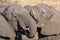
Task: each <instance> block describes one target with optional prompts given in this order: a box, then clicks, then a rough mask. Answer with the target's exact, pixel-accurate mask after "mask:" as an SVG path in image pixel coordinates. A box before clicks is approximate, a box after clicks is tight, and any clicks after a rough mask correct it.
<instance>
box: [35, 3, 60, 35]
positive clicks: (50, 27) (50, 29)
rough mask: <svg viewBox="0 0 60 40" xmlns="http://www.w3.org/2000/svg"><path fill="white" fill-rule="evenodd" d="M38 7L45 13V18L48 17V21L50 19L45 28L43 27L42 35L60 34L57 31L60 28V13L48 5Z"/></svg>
mask: <svg viewBox="0 0 60 40" xmlns="http://www.w3.org/2000/svg"><path fill="white" fill-rule="evenodd" d="M36 7H38V8H39V9H40V10H42V11H43V12H44V13H45V14H44V15H45V16H44V17H45V18H46V17H48V19H49V20H48V21H47V23H46V25H45V27H44V26H43V27H42V31H41V33H42V34H46V35H51V34H59V32H60V31H59V29H58V31H57V30H56V29H57V28H59V27H57V26H59V22H58V21H59V15H60V13H59V12H58V11H57V10H56V9H55V8H53V7H51V6H48V5H46V4H38V5H36ZM55 15H56V16H55ZM54 16H55V17H54ZM55 23H56V24H55ZM56 25H57V26H56Z"/></svg>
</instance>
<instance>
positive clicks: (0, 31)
mask: <svg viewBox="0 0 60 40" xmlns="http://www.w3.org/2000/svg"><path fill="white" fill-rule="evenodd" d="M1 36H2V37H10V40H15V37H16V34H15V32H14V31H13V29H12V27H11V26H10V25H9V24H8V22H7V21H6V20H5V18H4V17H3V16H2V15H1V14H0V37H1ZM0 40H3V39H2V38H0ZM4 40H6V39H4Z"/></svg>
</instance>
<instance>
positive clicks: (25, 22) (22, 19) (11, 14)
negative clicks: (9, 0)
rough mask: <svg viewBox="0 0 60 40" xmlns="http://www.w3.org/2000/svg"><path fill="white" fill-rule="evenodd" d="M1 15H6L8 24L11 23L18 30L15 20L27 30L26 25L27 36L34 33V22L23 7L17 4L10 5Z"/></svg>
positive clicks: (31, 35)
mask: <svg viewBox="0 0 60 40" xmlns="http://www.w3.org/2000/svg"><path fill="white" fill-rule="evenodd" d="M4 10H5V9H4ZM1 12H2V11H1ZM3 12H4V11H3ZM3 15H4V16H5V17H6V19H7V21H8V22H9V24H11V25H12V27H13V29H14V30H18V28H17V21H18V22H19V25H20V26H21V27H22V28H23V29H24V30H28V29H27V28H26V27H28V28H29V36H30V37H33V36H34V34H35V33H36V30H37V28H36V22H35V21H34V19H33V18H32V17H31V16H30V14H29V12H28V11H27V10H26V9H25V8H23V7H21V6H18V5H10V6H9V7H8V8H7V10H5V13H4V14H3ZM32 27H33V28H32ZM32 29H34V30H35V31H33V30H32ZM31 30H32V31H31Z"/></svg>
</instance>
